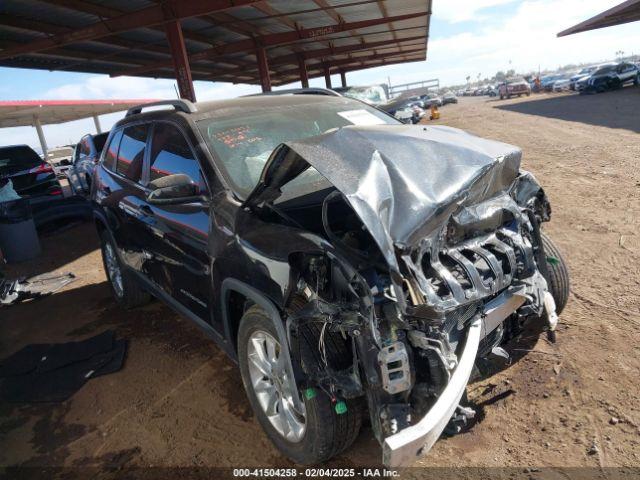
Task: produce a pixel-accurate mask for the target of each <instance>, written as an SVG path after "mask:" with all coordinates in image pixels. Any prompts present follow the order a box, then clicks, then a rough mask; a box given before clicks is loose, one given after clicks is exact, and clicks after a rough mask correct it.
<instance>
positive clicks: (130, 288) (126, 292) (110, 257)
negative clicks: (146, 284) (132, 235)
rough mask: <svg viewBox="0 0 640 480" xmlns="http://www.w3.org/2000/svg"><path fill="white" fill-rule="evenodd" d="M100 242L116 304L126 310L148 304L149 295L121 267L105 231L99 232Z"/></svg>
mask: <svg viewBox="0 0 640 480" xmlns="http://www.w3.org/2000/svg"><path fill="white" fill-rule="evenodd" d="M100 242H101V244H102V264H103V266H104V271H105V273H106V274H107V280H108V281H109V286H110V287H111V293H112V294H113V297H114V298H115V299H116V302H118V304H119V305H120V306H121V307H123V308H126V309H127V310H128V309H131V308H135V307H139V306H142V305H145V304H146V303H149V301H150V300H151V295H149V293H148V292H147V291H146V290H144V289H143V288H142V287H141V286H140V284H139V283H138V281H137V280H136V278H135V277H134V276H133V274H132V273H131V272H129V271H128V270H127V269H126V268H124V267H123V265H122V262H121V261H120V257H119V255H118V253H117V252H118V250H117V248H116V246H115V242H114V241H113V239H112V237H111V235H110V234H109V232H108V231H107V230H106V229H105V230H102V231H101V232H100Z"/></svg>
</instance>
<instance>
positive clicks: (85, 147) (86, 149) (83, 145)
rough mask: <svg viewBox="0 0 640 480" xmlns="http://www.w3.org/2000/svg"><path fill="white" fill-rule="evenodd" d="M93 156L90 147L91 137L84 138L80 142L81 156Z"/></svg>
mask: <svg viewBox="0 0 640 480" xmlns="http://www.w3.org/2000/svg"><path fill="white" fill-rule="evenodd" d="M89 154H91V147H90V146H89V137H84V138H83V139H82V140H81V141H80V155H89Z"/></svg>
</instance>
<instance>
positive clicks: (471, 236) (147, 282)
mask: <svg viewBox="0 0 640 480" xmlns="http://www.w3.org/2000/svg"><path fill="white" fill-rule="evenodd" d="M311 93H314V94H313V95H312V94H311ZM161 104H163V105H167V106H169V107H171V108H170V109H169V110H162V111H150V112H144V113H143V112H142V110H143V108H144V106H141V107H136V108H134V109H131V110H130V111H129V112H128V113H127V115H126V117H125V118H124V119H123V120H121V121H120V122H118V123H117V124H116V125H115V127H114V128H113V130H112V131H111V133H110V135H109V138H108V140H107V142H106V148H105V149H104V151H103V154H102V157H101V160H100V163H99V164H98V167H97V168H96V171H95V177H94V182H93V187H92V199H93V202H94V206H95V219H96V225H97V228H98V232H99V234H100V238H101V240H102V252H103V259H104V266H105V270H106V272H107V275H108V278H109V280H110V284H111V286H112V289H113V294H114V296H115V298H116V300H117V301H118V302H119V303H120V304H121V305H122V306H124V307H127V308H129V307H135V306H137V305H140V304H142V303H144V302H146V301H148V300H149V298H150V295H153V296H155V297H157V298H159V299H161V300H163V301H164V302H166V303H167V304H169V305H170V306H172V307H173V308H174V309H175V310H177V311H178V312H180V313H182V314H183V315H185V316H186V317H189V318H190V319H192V320H193V321H194V322H195V323H196V324H198V325H199V326H200V327H202V329H203V330H204V331H205V332H207V333H208V334H209V335H210V336H211V337H212V338H213V339H214V340H216V341H217V343H218V344H219V345H220V346H221V348H223V349H224V350H225V351H226V352H227V353H228V354H229V355H230V356H231V357H232V358H233V359H235V360H237V362H238V363H239V366H240V372H241V375H242V380H243V383H244V386H245V389H246V392H247V396H248V398H249V401H250V402H251V405H252V407H253V409H254V411H255V413H256V417H257V419H258V421H259V422H260V424H261V425H262V427H263V428H264V430H265V432H266V433H267V435H268V436H269V438H270V439H271V440H272V441H273V443H274V444H275V445H276V446H277V447H278V448H279V449H280V450H281V451H282V452H283V453H284V454H285V455H287V456H288V457H289V458H291V459H292V460H293V461H295V462H297V463H301V464H311V463H317V462H321V461H324V460H327V459H328V458H330V457H332V456H334V455H336V454H337V453H339V452H340V451H342V450H344V449H345V448H347V447H348V446H349V445H350V444H351V442H352V441H353V440H354V438H355V437H356V436H357V433H358V430H359V428H360V425H361V422H362V418H363V415H364V414H365V412H367V411H368V415H369V417H370V420H371V424H372V430H373V433H374V435H375V436H376V438H377V439H378V440H379V441H380V443H381V444H382V448H383V462H384V463H385V464H386V465H389V466H399V465H407V464H410V463H412V462H413V460H415V459H416V458H417V457H419V456H421V455H424V454H425V453H427V452H428V451H429V449H430V448H431V446H432V445H433V443H434V442H435V441H436V440H437V439H438V437H439V436H440V434H441V433H442V431H443V430H444V429H445V427H447V426H448V427H449V429H450V430H451V431H455V430H456V429H459V428H460V427H461V426H462V425H463V424H464V423H465V422H466V421H467V420H468V419H469V418H470V417H472V416H473V414H474V412H473V410H472V409H471V408H469V407H468V406H465V405H461V404H460V401H461V399H462V398H463V396H464V392H465V388H466V385H467V382H468V381H469V377H470V375H471V372H472V370H474V365H475V364H476V361H478V362H482V361H483V359H486V358H487V357H489V356H491V355H500V356H505V355H507V356H508V353H507V352H506V351H505V348H507V347H506V345H507V343H506V342H507V341H508V340H509V339H511V338H513V337H514V336H516V335H518V334H519V333H520V332H521V330H522V329H523V328H524V325H525V324H526V323H528V322H532V323H533V324H536V323H538V324H540V325H541V326H542V327H544V328H547V329H548V330H549V332H550V336H553V335H552V332H553V330H554V328H555V326H556V323H557V320H558V317H557V314H558V313H559V312H560V311H561V310H562V309H563V307H564V305H565V303H566V301H567V296H568V291H569V283H568V282H569V279H568V275H567V271H566V267H565V265H564V262H563V261H562V258H561V256H560V254H559V253H558V251H557V249H556V247H555V246H554V245H553V244H552V243H551V241H550V240H549V239H548V238H547V237H546V236H544V234H542V233H541V231H540V224H541V222H543V221H547V220H549V216H550V212H551V211H550V207H549V203H548V201H547V199H546V196H545V194H544V191H543V190H542V188H541V187H540V185H538V183H537V182H536V181H535V179H534V178H533V176H532V175H531V174H529V173H527V172H525V171H522V170H520V159H521V152H520V150H519V149H517V148H515V147H513V146H510V145H506V144H503V143H498V142H494V141H490V140H485V139H481V138H478V137H474V136H472V135H469V134H467V133H465V132H462V131H460V130H456V129H453V128H448V127H443V126H437V127H436V126H434V127H424V126H410V125H404V124H402V123H400V122H398V121H397V120H395V119H394V118H392V117H390V116H388V115H387V114H385V113H383V112H381V111H379V110H377V109H375V108H373V107H370V106H368V105H365V104H364V103H361V102H358V101H356V100H352V99H347V98H344V97H341V96H340V95H338V94H335V93H332V92H330V91H318V90H302V91H289V92H283V93H280V94H271V95H259V96H252V97H245V98H238V99H233V100H226V101H217V102H208V103H199V104H197V105H194V104H191V103H189V102H187V101H168V102H162V103H161ZM212 420H213V419H212ZM214 421H215V420H214Z"/></svg>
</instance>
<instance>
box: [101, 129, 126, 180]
mask: <svg viewBox="0 0 640 480" xmlns="http://www.w3.org/2000/svg"><path fill="white" fill-rule="evenodd" d="M120 140H122V130H118V131H117V132H116V133H114V135H113V138H112V139H111V142H109V146H108V147H107V151H106V152H105V154H104V161H103V162H102V165H103V166H104V168H106V169H107V170H111V171H112V172H115V171H116V158H117V157H118V147H120Z"/></svg>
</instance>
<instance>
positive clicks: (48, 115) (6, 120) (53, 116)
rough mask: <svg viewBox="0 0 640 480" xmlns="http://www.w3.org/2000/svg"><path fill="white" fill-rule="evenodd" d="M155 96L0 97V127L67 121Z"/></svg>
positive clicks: (127, 106) (144, 101) (115, 109)
mask: <svg viewBox="0 0 640 480" xmlns="http://www.w3.org/2000/svg"><path fill="white" fill-rule="evenodd" d="M152 101H153V100H60V101H58V100H26V101H6V102H3V101H0V128H5V127H23V126H31V125H35V122H36V118H37V119H38V120H39V122H41V123H42V124H43V125H48V124H51V123H64V122H70V121H72V120H79V119H81V118H87V117H92V116H94V115H102V114H105V113H113V112H121V111H123V110H127V109H129V108H131V107H135V106H136V105H140V104H142V103H149V102H152Z"/></svg>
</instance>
